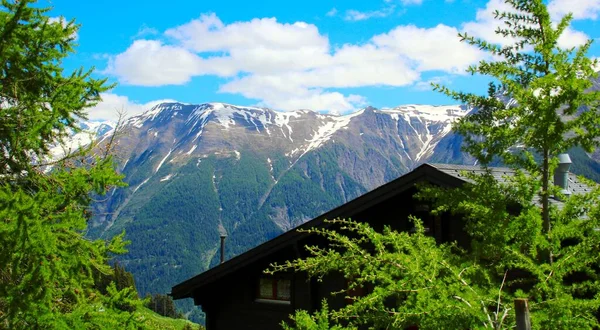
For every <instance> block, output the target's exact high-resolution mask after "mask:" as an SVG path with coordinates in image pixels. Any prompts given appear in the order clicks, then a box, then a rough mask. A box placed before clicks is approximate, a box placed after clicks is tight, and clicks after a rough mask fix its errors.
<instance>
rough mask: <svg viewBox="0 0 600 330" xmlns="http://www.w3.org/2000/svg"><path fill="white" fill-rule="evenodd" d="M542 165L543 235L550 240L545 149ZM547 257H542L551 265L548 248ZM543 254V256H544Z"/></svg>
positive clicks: (546, 156) (547, 164) (547, 160)
mask: <svg viewBox="0 0 600 330" xmlns="http://www.w3.org/2000/svg"><path fill="white" fill-rule="evenodd" d="M543 157H544V159H543V164H542V221H543V224H544V228H543V230H544V234H545V235H546V238H547V239H550V230H551V228H550V209H549V204H550V202H549V200H550V192H549V191H548V190H549V186H550V182H549V179H550V154H549V151H548V149H547V148H544V151H543ZM545 252H546V253H547V255H544V257H545V258H547V260H548V262H549V263H550V264H552V250H551V249H550V248H549V249H548V251H545ZM546 253H544V254H546Z"/></svg>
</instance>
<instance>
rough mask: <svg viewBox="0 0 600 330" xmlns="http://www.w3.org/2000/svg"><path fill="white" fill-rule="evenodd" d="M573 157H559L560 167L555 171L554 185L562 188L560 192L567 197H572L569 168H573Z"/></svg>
mask: <svg viewBox="0 0 600 330" xmlns="http://www.w3.org/2000/svg"><path fill="white" fill-rule="evenodd" d="M572 163H573V162H571V157H569V154H560V155H558V167H557V168H556V170H554V185H556V186H559V187H560V188H561V190H560V192H561V193H562V194H563V195H565V196H569V195H571V191H570V190H569V168H570V167H571V164H572Z"/></svg>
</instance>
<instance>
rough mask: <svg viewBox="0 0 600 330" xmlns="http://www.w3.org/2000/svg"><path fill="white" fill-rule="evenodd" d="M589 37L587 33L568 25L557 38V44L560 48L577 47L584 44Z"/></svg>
mask: <svg viewBox="0 0 600 330" xmlns="http://www.w3.org/2000/svg"><path fill="white" fill-rule="evenodd" d="M589 39H590V38H589V37H588V35H587V34H585V33H583V32H581V31H576V30H573V29H572V28H570V27H569V28H567V29H565V30H564V31H563V33H562V34H561V35H560V37H559V38H558V45H559V46H560V47H562V48H572V47H578V46H582V45H583V44H585V43H586V42H587V41H588V40H589Z"/></svg>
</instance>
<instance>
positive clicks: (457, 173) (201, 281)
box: [171, 163, 591, 299]
mask: <svg viewBox="0 0 600 330" xmlns="http://www.w3.org/2000/svg"><path fill="white" fill-rule="evenodd" d="M490 169H491V171H492V175H494V177H496V179H497V180H498V181H499V182H505V181H506V179H505V177H506V176H510V175H511V174H514V172H515V171H514V170H512V169H510V168H506V167H493V168H490ZM465 171H466V172H470V173H483V172H485V171H484V169H483V168H482V167H480V166H468V165H453V164H429V163H427V164H423V165H421V166H419V167H417V168H416V169H414V170H413V171H411V172H409V173H406V174H404V175H403V176H401V177H399V178H397V179H395V180H393V181H391V182H389V183H387V184H384V185H382V186H380V187H378V188H376V189H374V190H372V191H370V192H368V193H366V194H364V195H361V196H359V197H357V198H355V199H353V200H351V201H349V202H348V203H346V204H343V205H341V206H339V207H337V208H335V209H333V210H331V211H329V212H326V213H324V214H322V215H320V216H318V217H316V218H314V219H312V220H310V221H308V222H306V223H304V224H302V225H300V226H298V227H296V228H294V229H292V230H290V231H287V232H285V233H283V234H281V235H279V236H277V237H275V238H273V239H271V240H269V241H267V242H264V243H263V244H260V245H258V246H257V247H255V248H253V249H250V250H248V251H246V252H244V253H242V254H240V255H238V256H236V257H234V258H232V259H229V260H228V261H226V262H224V263H222V264H220V265H218V266H215V267H214V268H211V269H209V270H207V271H205V272H203V273H201V274H199V275H196V276H194V277H192V278H190V279H188V280H186V281H184V282H182V283H179V284H177V285H175V286H174V287H173V288H172V290H171V296H172V297H173V298H174V299H183V298H191V297H192V296H193V292H194V291H195V290H197V289H200V288H202V287H205V286H206V285H209V284H211V283H213V282H215V281H216V280H218V279H219V278H221V277H223V276H225V275H227V274H231V273H233V272H235V271H236V270H238V269H241V268H243V267H245V266H246V265H249V264H251V263H253V262H254V261H256V260H259V259H260V258H262V257H264V256H267V255H269V254H271V253H274V252H275V251H279V250H281V249H283V248H285V247H288V246H292V245H294V244H295V243H296V242H298V241H299V240H300V239H302V238H304V237H306V235H308V234H306V233H302V232H298V231H297V230H298V229H308V228H313V227H319V226H323V223H324V220H325V219H335V218H338V217H342V216H343V217H348V216H351V215H353V214H357V213H358V212H361V211H363V210H365V209H367V208H369V207H371V206H373V205H375V204H377V203H380V202H382V201H384V200H386V199H387V198H389V197H391V196H394V195H396V194H398V193H401V192H403V191H405V190H407V189H409V188H411V187H413V186H414V185H415V183H417V182H423V181H427V182H430V183H433V184H437V185H441V186H446V187H458V186H460V185H462V184H463V183H465V182H468V181H470V180H469V179H468V178H467V177H466V176H465V174H464V172H465ZM569 188H570V190H571V191H573V192H574V193H583V192H588V191H590V189H591V188H590V187H589V186H587V185H585V184H584V183H581V182H580V181H579V180H578V179H577V176H576V175H574V174H571V173H570V174H569ZM555 203H560V202H559V201H556V200H555Z"/></svg>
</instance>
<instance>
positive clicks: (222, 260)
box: [221, 234, 227, 263]
mask: <svg viewBox="0 0 600 330" xmlns="http://www.w3.org/2000/svg"><path fill="white" fill-rule="evenodd" d="M225 238H227V235H226V234H221V263H224V262H225Z"/></svg>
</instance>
